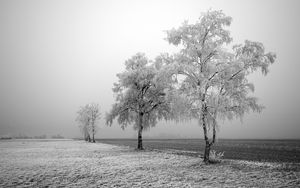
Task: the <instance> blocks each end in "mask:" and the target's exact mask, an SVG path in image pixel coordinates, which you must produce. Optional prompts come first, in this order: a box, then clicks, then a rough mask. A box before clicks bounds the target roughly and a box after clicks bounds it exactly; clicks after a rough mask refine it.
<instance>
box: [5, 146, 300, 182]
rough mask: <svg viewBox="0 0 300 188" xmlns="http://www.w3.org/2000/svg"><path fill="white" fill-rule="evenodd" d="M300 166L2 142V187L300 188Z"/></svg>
mask: <svg viewBox="0 0 300 188" xmlns="http://www.w3.org/2000/svg"><path fill="white" fill-rule="evenodd" d="M299 166H300V164H299V163H297V164H293V166H290V165H287V164H279V163H255V162H248V161H237V160H224V161H223V162H222V163H220V164H214V165H205V164H203V163H202V160H201V159H200V158H195V157H190V156H185V155H176V154H174V153H172V152H166V151H147V150H146V151H142V152H138V151H135V150H134V149H132V148H129V147H120V146H113V145H108V144H102V143H95V144H93V143H85V142H84V141H75V140H7V141H0V187H281V186H287V187H300V168H299Z"/></svg>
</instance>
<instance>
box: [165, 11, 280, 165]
mask: <svg viewBox="0 0 300 188" xmlns="http://www.w3.org/2000/svg"><path fill="white" fill-rule="evenodd" d="M231 20H232V19H231V17H229V16H226V15H225V14H224V13H223V12H222V11H208V12H206V13H205V14H203V15H202V16H201V17H200V18H199V20H198V21H197V22H196V23H195V24H189V23H188V22H187V21H185V22H184V23H183V25H182V26H181V27H179V28H178V29H172V30H169V31H167V41H168V42H169V43H170V44H173V45H175V46H180V47H181V50H180V52H179V53H177V54H175V55H173V56H165V57H164V59H165V60H164V61H166V62H168V66H167V67H166V68H165V73H164V75H168V76H172V75H181V76H182V79H181V80H180V81H178V85H179V86H178V90H177V94H176V95H174V99H175V100H174V99H173V101H174V102H173V103H174V104H173V111H174V110H175V111H177V113H178V115H181V116H182V115H184V117H185V118H190V119H197V120H198V121H199V125H200V126H201V127H202V128H203V132H204V140H205V145H206V146H205V151H204V162H205V163H208V162H209V154H210V149H211V146H212V145H213V144H214V143H215V139H216V128H217V122H218V120H220V119H229V120H231V119H232V118H235V117H238V118H241V119H242V117H243V115H244V114H245V113H247V112H249V111H250V110H252V111H255V112H260V111H261V110H262V109H263V106H261V105H259V104H258V103H257V99H256V98H255V97H252V96H250V95H249V93H251V92H253V91H254V85H253V84H252V83H249V81H248V79H247V76H248V75H249V74H251V73H252V72H254V71H256V70H257V69H260V70H261V71H262V73H263V74H264V75H266V74H267V73H268V67H269V65H270V64H272V63H273V62H274V61H275V58H276V56H275V54H273V53H265V49H264V46H263V44H262V43H259V42H251V41H245V44H240V45H235V46H233V48H232V50H227V49H226V48H225V47H226V45H228V44H230V43H231V41H232V38H231V36H230V32H229V31H228V30H226V29H225V27H226V26H229V25H230V24H231ZM210 130H211V131H212V133H211V134H212V136H211V137H212V138H211V139H209V132H210Z"/></svg>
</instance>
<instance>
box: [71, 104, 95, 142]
mask: <svg viewBox="0 0 300 188" xmlns="http://www.w3.org/2000/svg"><path fill="white" fill-rule="evenodd" d="M100 116H101V112H100V106H99V104H96V103H90V104H86V105H85V106H83V107H80V109H79V111H78V112H77V118H76V121H78V122H79V123H80V129H81V132H82V133H83V136H84V139H85V140H86V141H88V142H95V134H96V132H97V128H98V127H97V121H98V120H99V119H100ZM91 135H92V138H91Z"/></svg>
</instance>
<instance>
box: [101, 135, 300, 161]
mask: <svg viewBox="0 0 300 188" xmlns="http://www.w3.org/2000/svg"><path fill="white" fill-rule="evenodd" d="M97 141H98V142H101V143H107V144H114V145H125V146H130V147H136V145H137V140H136V139H97ZM143 144H144V147H145V148H146V149H150V150H151V149H158V150H166V149H175V150H182V151H192V153H187V152H180V151H178V154H183V155H195V156H198V155H202V152H203V151H204V141H203V140H201V139H145V140H143ZM212 149H213V150H216V151H218V152H224V158H225V159H239V160H250V161H262V162H288V163H295V162H296V163H300V140H244V139H243V140H238V139H236V140H235V139H219V140H218V142H217V143H216V144H215V146H213V148H212Z"/></svg>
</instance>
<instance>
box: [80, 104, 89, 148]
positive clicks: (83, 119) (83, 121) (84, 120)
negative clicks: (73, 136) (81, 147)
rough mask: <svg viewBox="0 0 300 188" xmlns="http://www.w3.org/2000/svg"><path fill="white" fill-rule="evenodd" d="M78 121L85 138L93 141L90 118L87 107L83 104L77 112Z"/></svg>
mask: <svg viewBox="0 0 300 188" xmlns="http://www.w3.org/2000/svg"><path fill="white" fill-rule="evenodd" d="M76 121H77V122H78V123H79V128H80V130H81V132H82V134H83V138H84V140H85V141H87V142H90V141H91V137H90V133H89V129H90V127H89V125H90V118H89V117H88V116H87V113H86V109H85V108H84V107H82V106H81V107H80V109H79V111H78V112H77V117H76Z"/></svg>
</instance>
